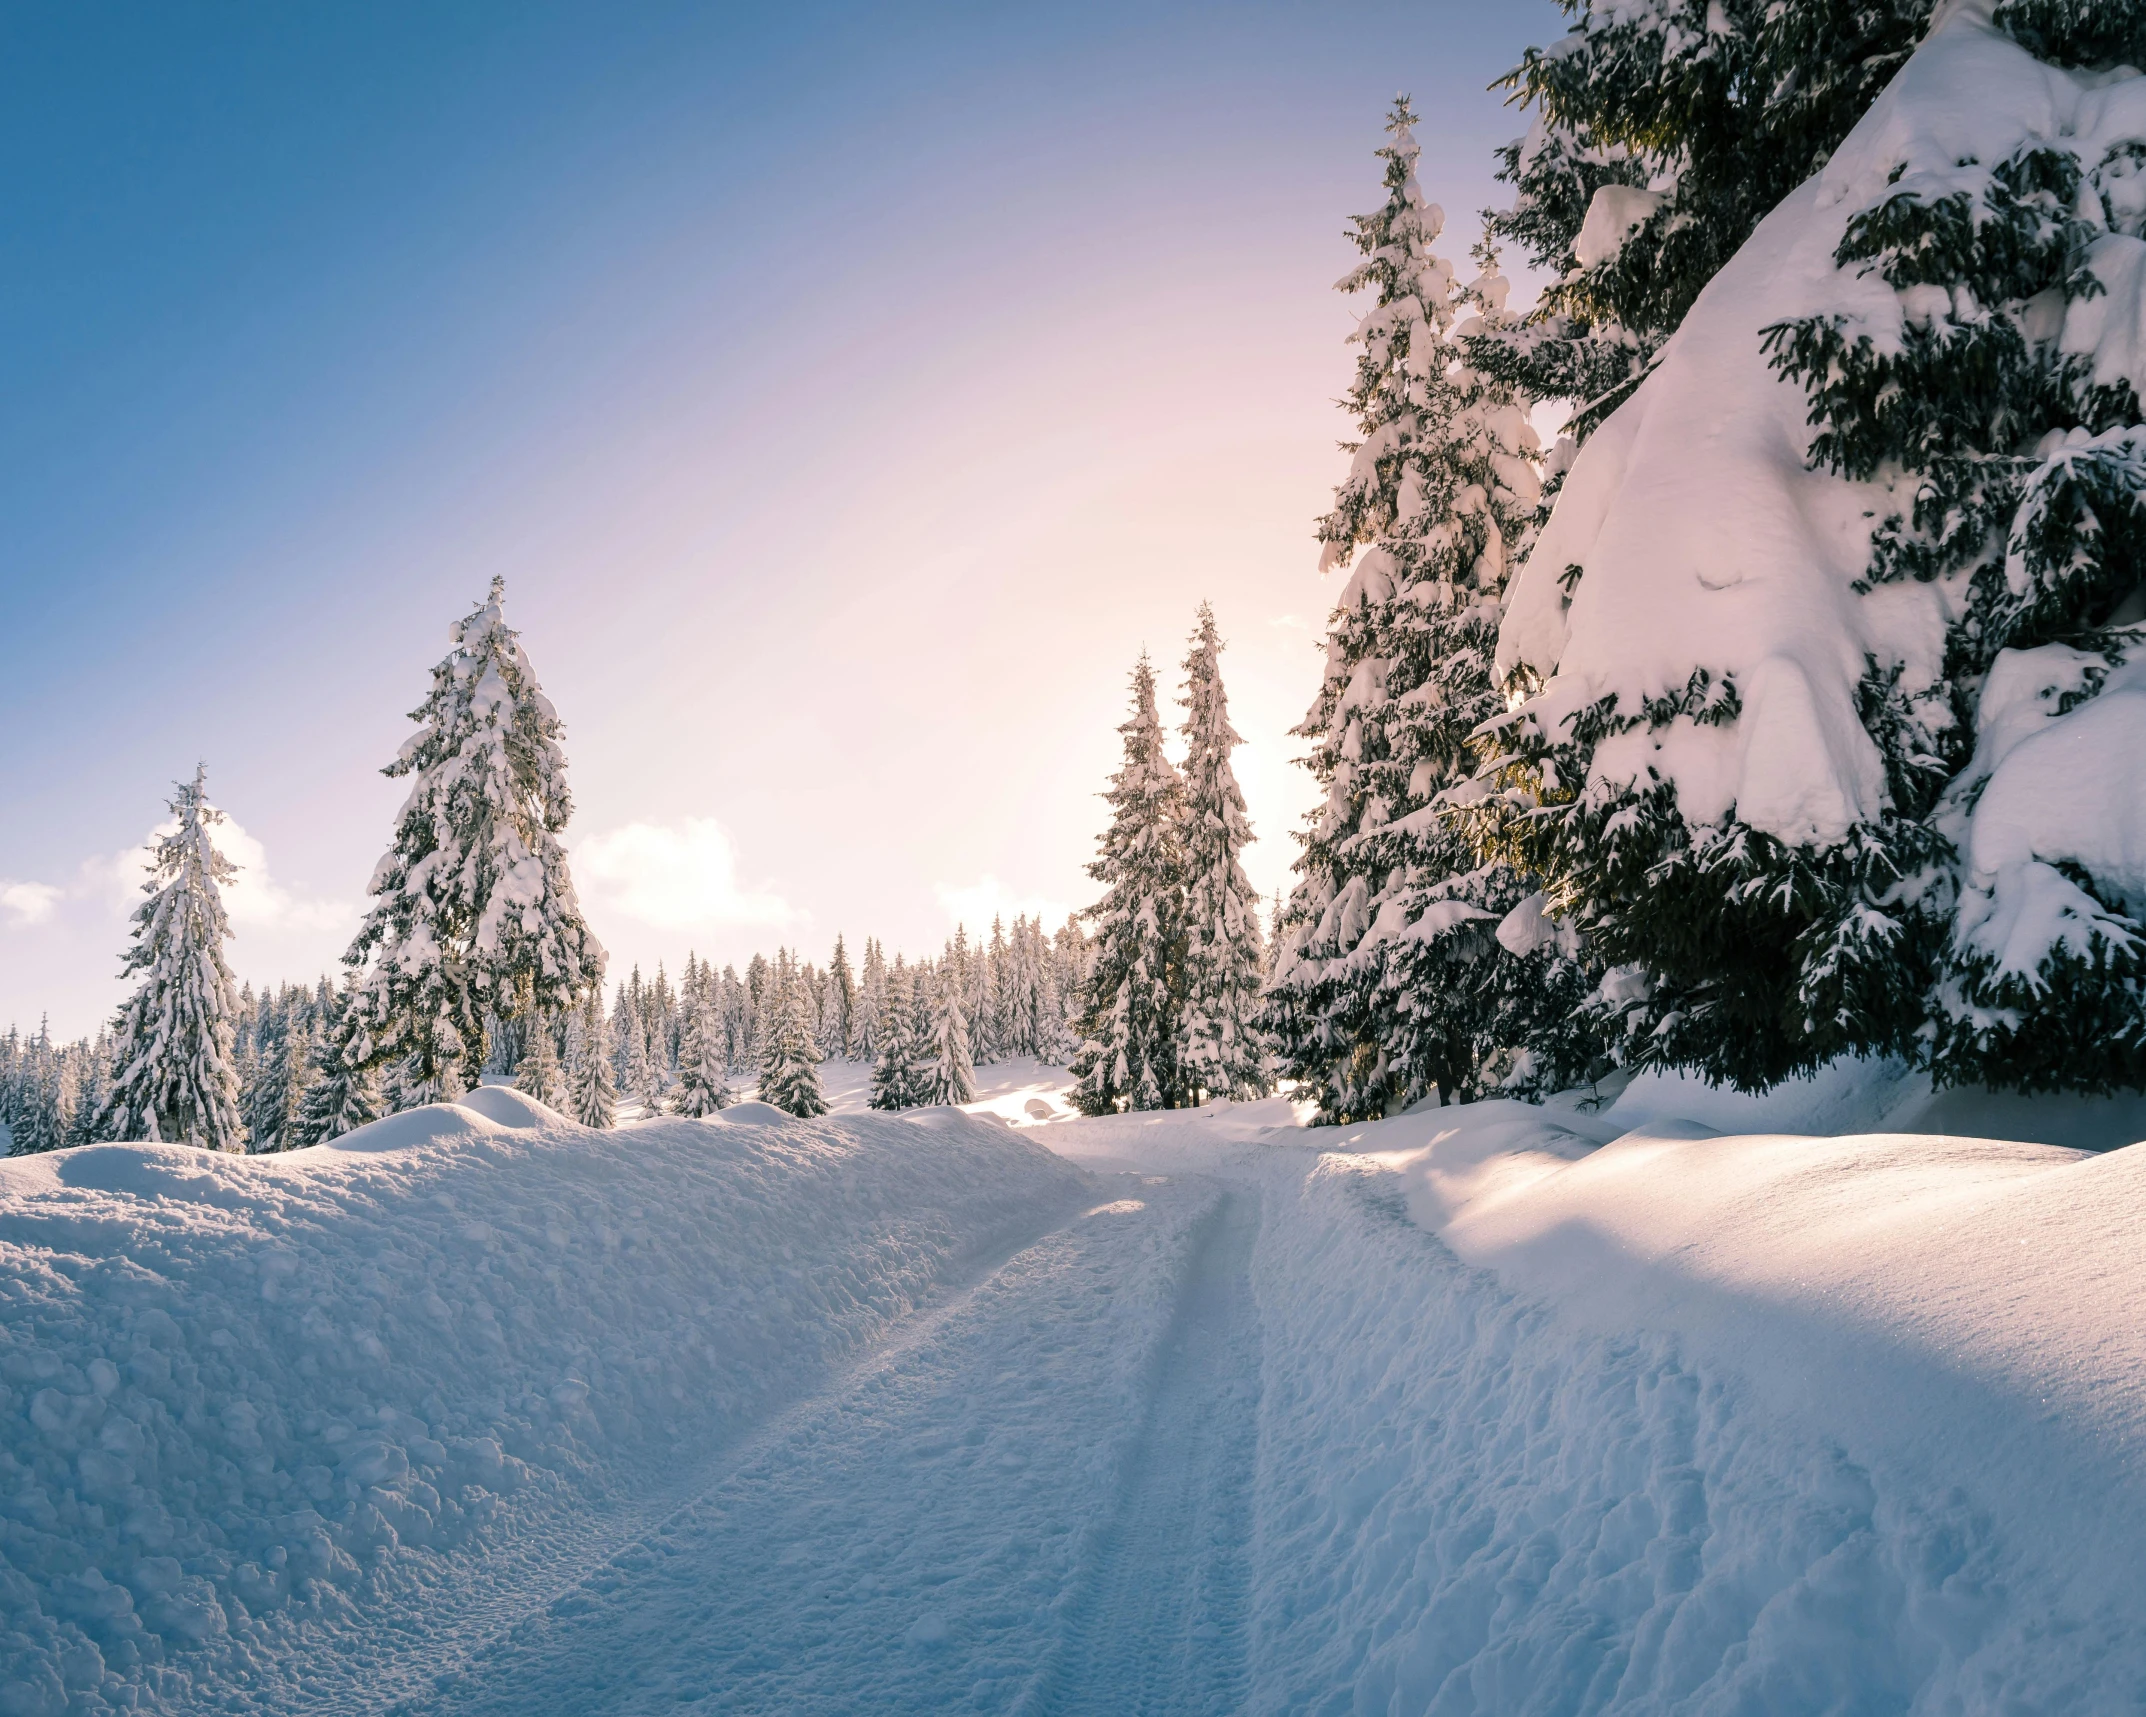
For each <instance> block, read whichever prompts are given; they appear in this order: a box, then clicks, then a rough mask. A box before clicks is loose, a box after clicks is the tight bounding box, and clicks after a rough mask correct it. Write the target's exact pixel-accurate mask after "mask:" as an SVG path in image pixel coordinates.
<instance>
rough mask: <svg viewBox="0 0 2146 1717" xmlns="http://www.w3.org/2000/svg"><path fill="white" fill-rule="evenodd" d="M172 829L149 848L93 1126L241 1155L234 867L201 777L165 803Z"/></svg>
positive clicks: (108, 1133) (109, 1133)
mask: <svg viewBox="0 0 2146 1717" xmlns="http://www.w3.org/2000/svg"><path fill="white" fill-rule="evenodd" d="M170 804H171V812H172V817H173V820H174V822H175V824H176V827H175V828H174V829H173V830H172V832H171V833H170V834H168V835H158V836H156V837H155V838H154V839H153V840H152V841H151V842H150V845H149V865H148V870H149V878H148V880H147V881H146V882H144V883H143V884H142V890H143V892H144V893H145V894H147V895H148V897H149V898H148V899H147V900H145V901H144V902H143V903H142V904H141V905H140V906H139V907H137V908H136V909H135V912H134V946H133V947H132V948H131V949H129V950H128V953H127V958H126V962H125V964H124V965H123V966H122V967H121V968H120V976H121V977H123V978H124V977H132V976H134V975H136V974H139V975H140V977H141V980H142V981H141V984H140V987H139V988H137V989H136V990H135V992H134V994H133V996H132V997H131V998H130V999H129V1000H128V1002H127V1004H126V1006H124V1007H123V1008H121V1009H120V1012H119V1018H118V1020H117V1022H116V1023H115V1024H114V1026H113V1028H112V1040H113V1047H112V1059H113V1066H114V1073H113V1076H112V1094H111V1099H110V1102H109V1105H108V1107H107V1108H106V1110H105V1113H104V1115H103V1117H102V1118H101V1119H100V1121H99V1123H98V1130H99V1131H100V1132H101V1133H102V1134H103V1135H104V1136H105V1137H106V1138H116V1139H130V1138H139V1139H162V1140H164V1141H166V1142H168V1143H171V1144H188V1145H200V1146H202V1147H204V1148H205V1149H208V1150H212V1151H238V1150H243V1149H244V1148H245V1137H246V1135H245V1123H244V1121H243V1119H242V1118H241V1116H240V1114H239V1108H238V1095H239V1084H238V1070H237V1068H236V1067H235V1066H234V1065H233V1048H234V1036H233V1030H232V1025H233V1017H234V1016H235V1015H236V1013H237V1012H238V994H237V991H236V988H235V987H234V986H233V984H232V982H231V969H230V967H228V966H227V965H225V964H224V951H223V948H224V941H225V939H226V938H227V937H228V936H229V935H230V934H231V926H230V922H229V920H228V919H226V918H225V916H224V903H223V893H222V885H223V884H225V883H227V882H229V881H230V880H231V878H232V877H234V876H236V875H237V874H238V871H237V867H236V866H234V865H233V864H232V863H231V861H230V860H228V859H227V858H225V857H224V856H223V854H222V853H220V852H218V851H217V850H216V845H215V841H214V838H213V836H212V834H211V831H212V830H213V829H214V828H215V826H216V825H217V824H218V823H220V822H222V821H223V813H222V812H221V811H219V810H217V809H216V808H215V807H214V806H213V805H211V804H210V803H209V802H208V789H207V786H206V782H205V771H203V770H201V769H196V770H195V771H194V778H193V780H192V781H191V782H182V783H180V784H179V789H178V796H177V797H176V798H174V799H173V800H171V801H170Z"/></svg>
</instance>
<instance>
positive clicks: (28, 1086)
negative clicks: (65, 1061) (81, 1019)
mask: <svg viewBox="0 0 2146 1717" xmlns="http://www.w3.org/2000/svg"><path fill="white" fill-rule="evenodd" d="M18 1078H19V1086H18V1092H17V1096H16V1101H15V1111H14V1119H13V1121H12V1123H11V1125H12V1128H13V1132H14V1139H15V1143H14V1149H13V1153H12V1154H14V1155H15V1156H18V1157H27V1156H37V1155H41V1154H42V1153H44V1152H46V1151H56V1150H58V1149H59V1148H60V1146H62V1145H63V1144H65V1143H66V1142H67V1135H66V1128H65V1123H64V1122H63V1121H62V1119H61V1115H60V1057H59V1054H58V1052H57V1051H55V1050H54V1048H53V1045H52V1022H51V1020H50V1019H49V1018H43V1019H40V1020H39V1021H38V1027H37V1036H36V1037H34V1038H32V1039H31V1040H30V1042H29V1044H28V1045H27V1047H26V1051H25V1054H24V1056H23V1065H22V1068H21V1071H20V1073H19V1075H18Z"/></svg>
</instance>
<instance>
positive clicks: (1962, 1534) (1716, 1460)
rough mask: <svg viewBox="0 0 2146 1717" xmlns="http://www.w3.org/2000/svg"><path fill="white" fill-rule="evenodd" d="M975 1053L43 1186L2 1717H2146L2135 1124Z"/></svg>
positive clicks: (2145, 1501) (22, 1352) (6, 1178)
mask: <svg viewBox="0 0 2146 1717" xmlns="http://www.w3.org/2000/svg"><path fill="white" fill-rule="evenodd" d="M834 1071H836V1073H837V1077H836V1078H835V1079H834V1080H832V1081H831V1084H832V1085H834V1086H836V1087H837V1088H838V1090H847V1087H846V1086H845V1085H844V1082H843V1079H842V1077H841V1074H840V1070H834ZM985 1077H986V1078H987V1079H990V1080H992V1081H994V1083H993V1084H992V1086H991V1087H990V1088H989V1089H988V1090H987V1093H986V1096H985V1099H984V1105H983V1106H985V1107H988V1108H989V1109H991V1110H993V1111H995V1112H996V1113H997V1114H998V1115H999V1116H1002V1117H1003V1118H1004V1119H1003V1120H1001V1119H993V1118H977V1117H963V1116H960V1115H956V1114H954V1113H952V1112H950V1111H944V1110H938V1111H925V1112H922V1113H920V1114H917V1115H913V1116H909V1117H905V1118H901V1119H888V1118H882V1117H878V1116H872V1115H868V1114H861V1113H856V1112H854V1102H855V1100H856V1096H857V1094H856V1093H854V1092H851V1093H849V1095H848V1096H847V1097H844V1098H843V1100H842V1101H841V1102H840V1103H839V1104H838V1107H839V1108H841V1109H844V1110H850V1111H852V1112H846V1113H838V1114H837V1115H836V1116H834V1117H831V1118H830V1119H829V1120H827V1121H825V1122H820V1123H815V1124H810V1125H806V1124H801V1123H794V1122H788V1121H782V1120H779V1119H778V1118H775V1117H773V1116H772V1115H771V1114H770V1113H769V1112H767V1111H765V1110H760V1109H758V1108H757V1107H752V1108H747V1109H744V1110H740V1111H733V1112H732V1113H731V1115H730V1116H729V1117H727V1118H725V1119H723V1120H720V1121H716V1122H708V1123H699V1122H683V1121H669V1122H656V1123H650V1124H642V1125H634V1126H629V1127H627V1128H624V1129H622V1130H621V1131H620V1132H618V1133H616V1134H613V1135H609V1136H602V1135H591V1134H588V1133H585V1132H582V1131H581V1130H579V1129H576V1128H573V1127H570V1126H567V1125H565V1124H563V1123H557V1122H552V1121H547V1120H545V1119H544V1118H543V1117H541V1116H534V1115H532V1114H530V1112H529V1111H527V1110H526V1109H525V1108H520V1107H518V1106H517V1102H516V1100H515V1099H514V1098H512V1097H511V1095H509V1094H505V1093H499V1092H487V1093H482V1094H480V1095H479V1096H478V1098H476V1099H475V1101H476V1102H477V1103H479V1104H481V1105H482V1106H483V1107H484V1108H486V1109H487V1110H488V1111H489V1117H490V1118H489V1119H488V1118H486V1117H485V1116H479V1115H475V1114H471V1113H468V1112H461V1113H456V1112H450V1111H432V1112H420V1113H419V1114H418V1115H415V1116H407V1117H398V1118H396V1119H395V1120H394V1121H392V1122H389V1123H384V1124H383V1128H382V1130H381V1132H380V1133H378V1134H375V1135H374V1136H373V1138H372V1139H371V1140H363V1139H361V1141H360V1142H361V1143H372V1144H374V1145H376V1146H381V1147H384V1148H376V1149H373V1150H370V1151H366V1150H351V1151H341V1152H337V1151H315V1152H301V1153H295V1154H294V1155H293V1156H291V1157H288V1158H283V1159H267V1160H262V1161H257V1162H247V1161H243V1160H239V1161H229V1160H214V1159H203V1158H200V1157H192V1156H188V1155H187V1154H186V1153H184V1152H180V1151H175V1150H170V1149H163V1148H158V1147H139V1148H137V1147H97V1148H93V1149H90V1150H85V1151H80V1152H74V1153H64V1154H61V1155H59V1156H56V1157H48V1158H42V1159H36V1160H33V1161H29V1162H24V1163H11V1164H7V1165H4V1166H0V1294H4V1296H5V1298H4V1302H0V1303H4V1304H5V1308H6V1312H5V1317H4V1319H0V1377H4V1379H5V1384H4V1388H5V1391H6V1392H5V1394H4V1395H0V1438H4V1440H0V1525H4V1530H5V1546H6V1559H5V1563H4V1566H0V1654H5V1655H4V1656H0V1688H4V1690H0V1712H40V1713H41V1712H60V1711H85V1712H91V1711H102V1710H108V1709H115V1708H126V1707H128V1706H130V1705H137V1704H138V1705H141V1706H145V1707H147V1708H151V1709H166V1710H174V1711H223V1710H234V1711H334V1712H382V1711H403V1712H408V1713H412V1714H413V1717H414V1714H417V1713H441V1714H443V1717H444V1714H447V1713H456V1714H460V1713H479V1712H509V1711H512V1712H547V1713H554V1712H556V1713H578V1712H590V1713H595V1712H605V1713H610V1712H642V1711H658V1710H661V1711H671V1710H677V1709H686V1710H703V1711H709V1712H717V1711H740V1712H743V1711H754V1712H785V1713H787V1712H837V1711H843V1712H847V1711H861V1710H870V1711H874V1712H893V1713H901V1712H919V1713H921V1712H940V1711H992V1712H998V1711H1018V1712H1057V1713H1082V1712H1096V1713H1101V1712H1111V1713H1119V1712H1140V1711H1153V1712H1203V1711H1212V1712H1231V1711H1240V1710H1249V1711H1260V1712H1300V1711H1315V1712H1333V1713H1337V1714H1338V1713H1343V1712H1348V1713H1357V1712H1395V1713H1401V1712H1453V1713H1459V1712H1478V1711H1480V1712H1506V1711H1513V1712H1520V1711H1526V1712H1543V1713H1564V1712H1573V1713H1578V1712H1593V1711H1630V1712H1655V1711H1664V1712H1666V1711H1679V1712H1682V1711H1692V1712H1723V1713H1728V1712H1752V1713H1758V1712H1767V1713H1779V1712H1791V1713H1793V1712H1806V1711H1808V1712H1820V1711H1826V1712H1864V1711H1870V1712H1878V1711H1924V1712H1933V1713H1934V1712H1941V1711H1966V1712H1972V1711H2015V1710H2017V1711H2041V1710H2048V1711H2088V1712H2098V1711H2128V1710H2136V1709H2139V1708H2141V1707H2142V1706H2146V1642H2142V1641H2141V1639H2140V1638H2139V1636H2138V1631H2137V1629H2136V1627H2135V1625H2134V1623H2133V1618H2134V1617H2135V1615H2136V1614H2137V1613H2138V1612H2139V1610H2140V1609H2141V1607H2142V1604H2146V1568H2142V1566H2141V1564H2140V1561H2139V1559H2138V1557H2137V1554H2136V1545H2137V1544H2138V1543H2139V1542H2140V1541H2141V1533H2142V1531H2146V1266H2142V1265H2141V1264H2140V1263H2139V1261H2138V1258H2137V1251H2138V1248H2137V1241H2136V1237H2137V1234H2138V1232H2139V1217H2140V1213H2141V1211H2142V1209H2146V1155H2142V1154H2141V1153H2139V1152H2135V1151H2129V1150H2125V1151H2116V1152H2111V1153H2109V1154H2105V1155H2082V1154H2079V1153H2077V1152H2074V1151H2070V1150H2066V1149H2063V1148H2060V1147H2053V1146H2049V1145H2040V1144H2006V1143H2002V1142H1991V1141H1988V1140H1984V1139H1976V1138H1969V1137H1962V1136H1958V1135H1957V1134H1953V1135H1939V1134H1932V1133H1885V1132H1875V1131H1871V1132H1857V1131H1852V1130H1851V1129H1855V1128H1869V1127H1874V1126H1876V1125H1877V1124H1878V1123H1879V1122H1881V1121H1883V1120H1885V1118H1886V1117H1891V1120H1890V1121H1889V1122H1888V1123H1887V1124H1890V1125H1902V1124H1905V1122H1903V1120H1902V1117H1905V1118H1906V1121H1908V1122H1912V1121H1915V1120H1917V1119H1925V1118H1928V1117H1931V1116H1933V1115H1935V1116H1937V1117H1938V1118H1939V1121H1940V1123H1941V1124H1944V1125H1947V1126H1951V1127H1954V1128H1961V1129H1964V1128H1965V1127H1968V1126H1974V1125H1982V1126H1985V1127H1988V1126H1995V1125H1997V1124H1999V1123H2006V1122H2017V1121H2018V1120H2019V1119H2020V1112H2019V1111H2018V1110H2017V1109H2016V1108H2007V1107H2006V1106H2005V1105H2003V1104H1986V1103H1980V1104H1978V1103H1977V1102H1976V1101H1974V1100H1972V1099H1970V1098H1964V1097H1960V1096H1958V1095H1954V1096H1951V1097H1947V1098H1944V1099H1939V1100H1933V1099H1931V1098H1930V1097H1929V1094H1928V1093H1927V1092H1926V1091H1922V1090H1918V1089H1917V1088H1915V1087H1913V1086H1911V1085H1910V1084H1908V1083H1907V1082H1905V1081H1900V1080H1896V1079H1890V1078H1888V1077H1887V1076H1886V1075H1885V1074H1884V1072H1883V1070H1876V1071H1865V1072H1856V1073H1848V1074H1840V1075H1836V1076H1834V1077H1832V1078H1831V1079H1829V1080H1825V1081H1819V1082H1814V1083H1811V1084H1809V1085H1807V1086H1805V1087H1801V1088H1793V1089H1790V1090H1787V1091H1784V1092H1782V1093H1779V1094H1777V1095H1776V1097H1775V1098H1773V1099H1772V1100H1771V1101H1770V1104H1769V1105H1752V1104H1748V1103H1739V1102H1736V1101H1729V1100H1724V1099H1722V1098H1721V1097H1720V1096H1719V1095H1718V1094H1715V1093H1709V1092H1705V1091H1703V1090H1696V1091H1695V1090H1691V1089H1689V1088H1685V1087H1680V1086H1677V1085H1674V1084H1671V1083H1666V1082H1662V1081H1651V1082H1647V1083H1645V1084H1643V1085H1641V1086H1639V1087H1635V1088H1634V1089H1632V1090H1629V1091H1627V1092H1625V1093H1624V1094H1623V1095H1622V1096H1621V1097H1620V1098H1618V1100H1617V1101H1616V1103H1615V1104H1614V1105H1612V1106H1609V1107H1606V1108H1604V1109H1601V1110H1600V1111H1599V1112H1595V1113H1588V1112H1586V1111H1584V1110H1581V1109H1578V1108H1570V1107H1568V1108H1565V1109H1561V1110H1549V1111H1545V1110H1537V1109H1527V1108H1523V1107H1521V1106H1518V1105H1505V1104H1489V1105H1481V1106H1476V1107H1473V1108H1470V1109H1467V1110H1461V1111H1444V1112H1432V1113H1427V1114H1418V1115H1415V1116H1410V1117H1404V1118H1401V1119H1399V1120H1395V1121H1390V1122H1386V1123H1381V1124H1379V1125H1377V1126H1370V1127H1362V1128H1351V1129H1331V1130H1325V1131H1320V1132H1306V1131H1304V1130H1302V1129H1301V1128H1299V1127H1298V1126H1297V1125H1296V1119H1297V1118H1296V1116H1295V1114H1294V1112H1293V1111H1292V1110H1291V1108H1290V1106H1289V1105H1288V1104H1287V1103H1284V1102H1281V1101H1274V1102H1270V1103H1266V1104H1259V1105H1252V1106H1245V1107H1238V1108H1228V1107H1224V1108H1221V1109H1219V1110H1215V1111H1203V1112H1200V1113H1197V1114H1193V1115H1171V1116H1159V1117H1158V1116H1140V1117H1120V1118H1115V1119H1106V1120H1066V1119H1059V1118H1045V1117H1046V1116H1048V1117H1057V1116H1060V1115H1062V1113H1063V1104H1062V1102H1059V1101H1058V1100H1057V1098H1056V1095H1055V1093H1056V1092H1057V1091H1058V1090H1060V1089H1061V1088H1062V1083H1063V1080H1062V1076H1061V1075H1056V1074H1055V1073H1054V1071H1053V1070H1050V1069H1043V1068H1036V1067H1014V1068H1008V1069H989V1070H985ZM855 1082H856V1083H861V1081H855ZM1031 1102H1036V1103H1038V1104H1039V1105H1041V1107H1042V1112H1041V1113H1040V1114H1032V1113H1031V1112H1030V1111H1029V1109H1028V1105H1029V1104H1030V1103H1031ZM2132 1113H2133V1112H2132V1111H2131V1110H2129V1109H2127V1108H2125V1106H2123V1105H2120V1104H2119V1105H2099V1106H2096V1105H2078V1104H2072V1105H2068V1106H2061V1107H2059V1106H2051V1105H2038V1106H2035V1108H2034V1110H2033V1118H2034V1119H2035V1120H2036V1122H2037V1124H2038V1125H2039V1127H2040V1130H2042V1131H2044V1132H2045V1133H2054V1134H2057V1135H2060V1136H2061V1135H2069V1136H2075V1137H2091V1138H2093V1139H2094V1140H2095V1141H2096V1142H2101V1141H2102V1136H2103V1135H2107V1134H2112V1133H2121V1132H2123V1131H2124V1130H2125V1129H2126V1127H2128V1126H2129V1125H2130V1117H2131V1115H2132ZM1005 1120H1013V1121H1016V1122H1017V1124H1015V1125H1012V1126H1009V1125H1006V1124H1004V1121H1005ZM532 1121H534V1122H535V1123H536V1124H534V1125H530V1124H528V1123H530V1122H532ZM1818 1125H1823V1126H1824V1127H1825V1128H1826V1129H1827V1131H1826V1133H1825V1134H1824V1135H1822V1136H1797V1135H1795V1134H1792V1133H1789V1132H1786V1131H1752V1130H1750V1129H1753V1128H1759V1127H1763V1128H1769V1129H1788V1128H1792V1127H1805V1128H1811V1127H1815V1126H1818ZM1710 1129H1712V1131H1710ZM1731 1129H1740V1130H1737V1131H1731ZM428 1130H434V1131H435V1133H436V1136H433V1137H430V1138H426V1137H424V1136H423V1135H424V1134H425V1133H426V1132H427V1131H428ZM2015 1130H2018V1129H2016V1128H2015ZM2141 1131H2146V1127H2142V1128H2141ZM1716 1132H1719V1133H1722V1134H1724V1135H1726V1136H1714V1134H1715V1133H1716ZM1045 1144H1047V1145H1049V1146H1050V1147H1051V1149H1050V1150H1044V1149H1042V1148H1041V1146H1042V1145H1045Z"/></svg>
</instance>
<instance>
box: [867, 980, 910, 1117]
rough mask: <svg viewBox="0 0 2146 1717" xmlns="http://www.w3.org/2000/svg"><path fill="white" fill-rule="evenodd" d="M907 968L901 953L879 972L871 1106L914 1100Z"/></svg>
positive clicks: (903, 1106) (902, 1105)
mask: <svg viewBox="0 0 2146 1717" xmlns="http://www.w3.org/2000/svg"><path fill="white" fill-rule="evenodd" d="M911 989H912V983H911V975H910V971H909V968H908V966H907V964H906V963H904V961H903V959H902V957H901V955H899V954H897V955H895V956H894V964H893V965H892V966H891V967H888V968H887V969H886V970H885V972H884V973H883V975H882V981H881V986H880V995H881V998H882V999H881V1008H880V1024H879V1027H878V1034H877V1035H878V1038H879V1054H878V1056H877V1057H876V1058H875V1059H874V1060H873V1063H872V1095H871V1097H870V1098H869V1100H868V1101H869V1103H870V1106H871V1107H872V1108H874V1109H909V1108H913V1107H915V1105H916V1102H917V1067H916V1059H917V1057H916V1040H915V1038H914V1037H913V1036H912V1035H911V1033H910V1029H909V1022H910V1014H911V1011H912V1009H913V1006H914V997H913V995H912V993H911Z"/></svg>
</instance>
